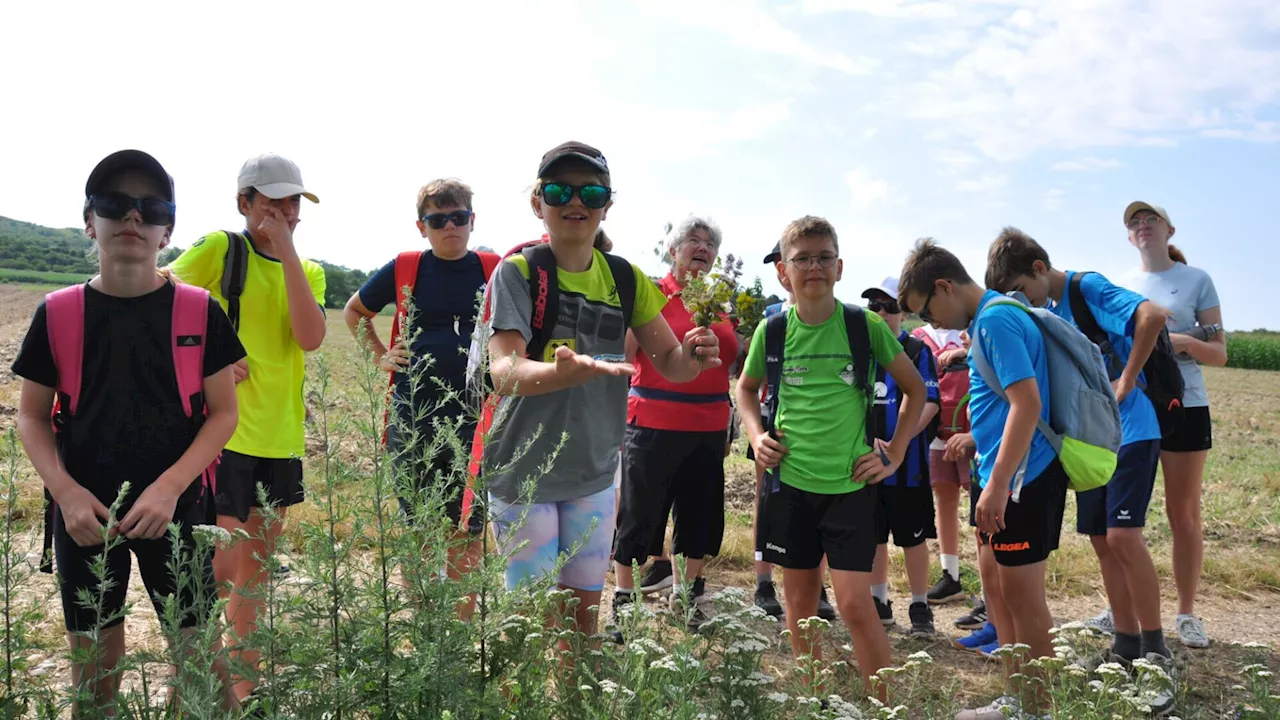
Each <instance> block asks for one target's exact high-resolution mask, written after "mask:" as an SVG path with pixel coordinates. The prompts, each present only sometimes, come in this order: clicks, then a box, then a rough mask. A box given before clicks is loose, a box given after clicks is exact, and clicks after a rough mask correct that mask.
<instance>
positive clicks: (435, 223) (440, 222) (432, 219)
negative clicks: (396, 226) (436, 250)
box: [422, 210, 473, 230]
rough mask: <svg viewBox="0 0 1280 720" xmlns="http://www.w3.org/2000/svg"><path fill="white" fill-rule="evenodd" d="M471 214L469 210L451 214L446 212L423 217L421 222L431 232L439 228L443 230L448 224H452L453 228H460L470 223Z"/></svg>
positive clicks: (455, 211) (456, 211)
mask: <svg viewBox="0 0 1280 720" xmlns="http://www.w3.org/2000/svg"><path fill="white" fill-rule="evenodd" d="M472 214H473V213H472V212H471V211H470V210H454V211H453V212H447V213H431V214H430V215H423V216H422V222H423V223H424V224H426V226H427V227H429V228H431V229H432V230H439V229H440V228H443V227H444V226H445V225H447V224H449V223H453V226H454V227H456V228H460V227H462V226H463V225H466V224H467V223H469V222H471V216H472Z"/></svg>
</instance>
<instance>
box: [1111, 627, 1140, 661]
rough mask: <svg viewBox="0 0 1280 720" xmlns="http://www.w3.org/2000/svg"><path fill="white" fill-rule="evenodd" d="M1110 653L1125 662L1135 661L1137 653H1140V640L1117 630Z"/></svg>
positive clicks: (1135, 636)
mask: <svg viewBox="0 0 1280 720" xmlns="http://www.w3.org/2000/svg"><path fill="white" fill-rule="evenodd" d="M1111 652H1112V653H1115V654H1116V655H1118V656H1120V657H1122V658H1124V659H1125V660H1137V659H1138V657H1139V653H1140V652H1142V638H1141V637H1139V636H1137V635H1130V634H1129V633H1122V632H1120V631H1119V630H1117V631H1116V639H1115V642H1114V644H1112V646H1111Z"/></svg>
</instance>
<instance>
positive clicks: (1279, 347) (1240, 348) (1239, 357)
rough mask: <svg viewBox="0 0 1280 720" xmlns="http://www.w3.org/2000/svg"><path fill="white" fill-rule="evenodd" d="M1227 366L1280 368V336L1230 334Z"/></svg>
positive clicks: (1252, 368) (1254, 368) (1262, 368)
mask: <svg viewBox="0 0 1280 720" xmlns="http://www.w3.org/2000/svg"><path fill="white" fill-rule="evenodd" d="M1227 367H1233V368H1242V369H1245V370H1280V337H1277V336H1275V335H1272V334H1266V335H1263V334H1259V333H1238V334H1235V335H1228V336H1227Z"/></svg>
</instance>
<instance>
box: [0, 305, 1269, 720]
mask: <svg viewBox="0 0 1280 720" xmlns="http://www.w3.org/2000/svg"><path fill="white" fill-rule="evenodd" d="M44 290H45V289H43V288H41V289H33V288H31V287H30V286H16V285H10V284H0V433H3V431H4V430H6V429H7V428H8V427H10V426H12V425H13V423H14V418H15V415H16V407H17V402H18V390H19V385H20V380H19V379H17V378H15V377H14V376H13V375H12V373H11V372H10V370H9V367H10V365H11V363H12V361H13V358H14V357H15V355H16V353H17V350H18V347H19V345H20V343H21V339H22V336H23V334H24V333H25V331H26V328H27V324H28V323H29V321H30V318H31V313H32V311H33V309H34V308H35V306H36V304H37V303H38V302H39V300H40V298H41V297H42V293H43V291H44ZM326 352H334V353H337V355H336V356H335V357H336V359H344V358H345V359H349V358H350V357H353V356H354V352H355V350H354V346H353V343H352V341H351V339H350V336H349V335H348V334H347V333H346V331H345V328H344V327H342V326H341V320H340V318H339V317H338V316H337V314H336V313H335V314H331V316H330V333H329V339H328V340H327V341H326ZM1208 375H1209V383H1210V389H1211V393H1212V395H1213V398H1214V414H1215V436H1216V440H1215V442H1216V444H1217V449H1216V450H1215V451H1214V453H1213V454H1212V457H1211V460H1210V467H1209V470H1208V472H1207V477H1206V485H1205V495H1204V498H1205V500H1204V502H1205V524H1206V536H1207V540H1206V542H1207V548H1206V557H1207V558H1208V559H1207V562H1206V569H1205V581H1204V586H1203V588H1202V592H1201V597H1200V601H1199V604H1198V606H1197V613H1198V614H1200V615H1201V616H1203V618H1204V620H1205V623H1206V626H1207V628H1208V630H1209V632H1210V635H1211V636H1212V638H1213V640H1214V645H1213V647H1212V648H1210V649H1208V650H1199V651H1197V650H1187V649H1184V648H1182V647H1181V645H1179V644H1178V643H1177V641H1176V639H1175V637H1174V635H1173V634H1172V633H1170V636H1169V643H1170V647H1171V648H1173V650H1174V652H1175V655H1176V656H1177V659H1178V661H1179V663H1180V664H1181V665H1182V666H1183V668H1184V669H1183V673H1184V677H1185V678H1186V679H1187V687H1188V691H1187V696H1186V698H1185V700H1184V702H1183V704H1182V706H1181V707H1180V708H1179V712H1180V714H1181V716H1182V717H1184V718H1185V717H1197V718H1219V717H1224V716H1226V715H1225V713H1227V712H1228V708H1229V707H1231V706H1233V704H1234V701H1235V700H1237V699H1238V695H1237V694H1235V693H1234V692H1233V691H1232V689H1231V686H1232V685H1233V684H1235V683H1237V682H1239V669H1240V667H1241V666H1242V665H1243V664H1244V663H1245V655H1244V652H1243V651H1242V650H1241V649H1240V648H1239V647H1238V644H1241V643H1249V642H1261V643H1265V644H1267V645H1269V646H1270V647H1271V648H1277V647H1280V497H1278V495H1280V373H1260V372H1252V371H1234V370H1219V371H1211V372H1209V373H1208ZM318 446H319V443H316V442H312V443H309V449H312V450H313V451H314V448H317V447H318ZM740 450H741V447H739V448H735V454H734V457H733V458H731V459H730V460H729V461H728V473H727V474H728V477H729V481H728V487H727V492H726V496H727V500H728V506H729V508H728V515H729V517H728V522H727V525H728V530H727V533H726V538H725V544H724V548H723V551H722V554H721V556H720V557H719V558H716V559H715V560H713V561H712V562H711V563H709V565H708V569H707V573H706V574H707V577H708V583H709V585H710V588H711V589H712V590H713V591H714V590H715V589H717V588H720V587H724V586H728V585H733V586H739V587H745V588H750V587H751V586H752V583H753V579H754V574H753V569H752V565H751V559H752V542H751V527H750V522H751V518H750V508H751V497H752V483H753V478H752V473H751V468H750V466H749V465H748V464H747V463H746V461H745V460H744V459H742V457H741V453H740ZM1157 495H1158V497H1157V498H1156V499H1155V500H1154V501H1153V504H1152V511H1151V513H1150V526H1149V530H1148V535H1149V537H1150V543H1151V546H1152V554H1153V556H1154V557H1155V558H1156V561H1157V565H1158V567H1159V570H1160V574H1161V577H1162V586H1163V589H1164V599H1163V602H1164V617H1165V622H1166V625H1167V626H1171V625H1172V622H1173V618H1174V614H1175V611H1176V608H1175V606H1174V594H1173V590H1172V576H1171V572H1170V565H1169V553H1170V542H1169V534H1168V523H1167V522H1166V521H1165V520H1164V518H1163V512H1162V503H1163V495H1162V493H1161V490H1160V488H1157ZM38 498H39V484H38V480H37V479H36V478H35V477H34V475H33V474H32V473H31V472H30V470H29V467H27V468H25V469H24V479H23V488H22V492H21V493H20V500H19V501H18V503H17V506H16V507H15V508H8V509H9V510H10V511H16V513H17V514H18V516H19V518H18V519H19V522H20V524H21V525H24V526H25V528H26V530H25V532H24V537H25V539H26V540H27V541H28V542H29V546H28V547H29V548H30V551H31V554H30V556H29V557H30V558H31V559H32V562H34V560H35V558H36V557H37V555H36V553H37V552H38V547H37V543H38V535H37V531H38V522H37V520H38V515H37V514H36V512H35V511H37V510H38V507H39V505H38ZM1072 502H1073V501H1072ZM965 509H966V510H967V507H966V508H965ZM297 510H300V511H303V512H306V511H307V509H306V508H305V507H304V508H298V509H297ZM1067 516H1068V523H1067V524H1066V526H1064V530H1063V547H1062V550H1060V551H1059V553H1058V554H1057V555H1055V557H1054V558H1053V559H1052V560H1051V562H1050V567H1049V584H1050V597H1051V600H1050V608H1051V610H1052V612H1053V615H1054V618H1055V620H1057V621H1059V622H1066V621H1070V620H1078V619H1082V618H1084V617H1087V616H1089V615H1092V614H1094V613H1095V612H1097V611H1098V610H1099V609H1101V608H1102V607H1104V606H1105V603H1106V600H1105V597H1104V596H1103V593H1102V590H1101V582H1100V580H1099V579H1098V577H1097V573H1096V561H1094V560H1093V558H1092V552H1091V550H1090V549H1089V546H1088V543H1087V542H1086V541H1084V540H1082V539H1081V538H1080V537H1078V536H1077V535H1075V533H1074V532H1072V530H1073V526H1074V524H1073V520H1074V511H1073V510H1072V508H1070V507H1069V508H1068V512H1067ZM961 548H962V564H963V566H964V575H965V581H966V584H967V585H969V586H970V587H971V589H974V588H976V583H975V582H974V576H975V571H974V567H975V566H974V557H973V551H972V542H969V541H967V540H966V539H965V538H963V537H962V539H961ZM933 552H934V553H935V555H934V558H935V568H934V572H935V573H936V572H937V569H936V568H937V566H936V552H937V548H936V545H934V546H933ZM892 555H893V557H894V567H893V575H892V577H891V582H892V587H893V597H894V599H895V602H894V605H895V611H896V613H897V614H898V616H899V623H900V625H899V627H902V624H904V623H905V621H906V617H905V616H906V605H907V603H908V602H909V597H908V592H907V589H906V581H905V576H904V575H903V573H902V566H901V556H900V553H897V552H894V553H892ZM935 576H936V575H935ZM610 579H611V578H610ZM24 593H25V594H26V596H27V597H33V598H38V599H41V600H42V601H45V602H47V607H48V609H49V611H48V613H47V615H46V618H45V620H44V621H43V623H41V627H39V628H37V635H38V636H39V637H42V638H44V639H45V647H49V648H56V647H59V644H58V643H59V642H60V637H61V632H62V630H61V617H60V612H59V610H58V604H57V603H58V601H57V595H56V586H55V585H54V582H53V580H52V578H50V577H49V576H46V575H37V576H36V579H35V580H34V581H33V582H32V583H31V584H30V585H29V586H28V587H27V588H26V589H25V590H24ZM129 594H130V599H131V601H132V602H133V607H134V611H133V614H132V615H131V616H130V617H129V618H128V620H127V624H126V628H127V634H128V637H129V642H130V645H131V647H137V646H139V645H141V646H147V647H158V646H159V645H160V643H161V642H162V640H161V638H160V635H159V627H158V623H157V622H156V618H155V613H154V611H153V610H152V609H151V606H150V603H149V602H148V601H147V600H146V598H145V595H144V594H143V590H142V584H141V582H140V580H139V578H138V577H137V574H136V570H135V573H134V577H133V578H132V580H131V582H130V589H129ZM606 597H608V593H607V592H606ZM606 602H607V601H606ZM649 602H651V603H653V602H656V600H652V599H651V600H650V601H649ZM966 609H967V606H965V605H963V604H954V605H950V606H946V607H944V608H939V609H937V610H936V613H937V627H938V630H939V637H938V638H937V639H936V640H932V641H923V640H912V639H908V638H907V637H906V636H905V635H903V634H902V633H901V632H900V631H899V630H895V631H893V632H892V634H891V637H892V638H893V640H894V656H895V660H897V661H899V662H901V661H902V660H904V659H905V657H906V655H908V654H910V653H911V652H915V651H917V650H921V649H927V650H928V651H929V652H930V653H931V654H932V655H933V656H934V659H935V662H936V663H937V665H938V667H940V668H942V669H944V672H946V673H947V676H948V677H951V676H953V677H955V678H958V679H959V680H960V695H961V698H960V699H962V700H963V699H984V698H985V699H989V698H990V696H991V694H992V693H993V692H994V691H996V690H997V689H999V687H1000V685H1001V682H1002V680H1001V678H1000V673H999V668H998V667H997V666H996V665H995V664H992V663H987V662H984V661H983V660H982V659H980V658H977V657H976V656H972V655H967V654H964V653H961V652H959V651H956V650H953V649H951V647H950V643H949V639H950V638H951V637H954V636H957V635H959V634H960V633H959V632H958V631H955V630H954V629H953V627H952V621H953V620H954V619H955V618H956V617H957V616H958V615H959V614H961V612H962V611H964V610H966ZM847 642H848V634H847V633H846V632H845V631H844V630H843V628H841V627H839V626H837V627H836V628H833V629H832V630H831V631H830V637H829V643H828V645H829V647H830V648H831V649H832V650H833V651H837V652H838V650H837V649H838V648H839V647H840V646H841V645H843V644H844V643H847ZM33 660H35V661H36V662H35V663H33V664H40V662H41V661H43V662H44V666H43V670H42V672H47V673H53V674H54V675H55V676H60V677H63V678H65V677H66V672H67V666H66V662H65V660H64V659H62V658H61V657H60V656H59V654H57V653H49V655H48V657H43V656H42V657H39V658H33ZM789 662H790V658H789V655H788V653H786V652H785V648H784V647H783V646H782V644H781V643H779V645H778V647H777V649H776V651H775V652H771V653H770V654H769V655H767V657H766V665H768V666H770V667H771V668H773V669H774V670H775V671H776V672H778V673H779V674H781V673H784V672H786V671H787V668H788V665H789ZM1270 665H1271V667H1272V669H1273V670H1280V658H1278V657H1277V656H1276V655H1275V654H1272V655H1271V656H1270Z"/></svg>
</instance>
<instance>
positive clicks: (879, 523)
mask: <svg viewBox="0 0 1280 720" xmlns="http://www.w3.org/2000/svg"><path fill="white" fill-rule="evenodd" d="M879 495H880V502H879V503H878V504H877V508H876V542H877V543H879V544H881V545H883V544H885V543H887V542H889V533H890V531H892V532H893V544H894V545H897V546H898V547H900V548H913V547H915V546H917V545H919V544H920V543H922V542H924V541H925V540H933V539H935V538H937V537H938V529H937V527H935V526H934V521H933V488H931V487H929V486H928V485H920V486H917V487H907V486H905V485H885V484H884V483H880V491H879Z"/></svg>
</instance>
